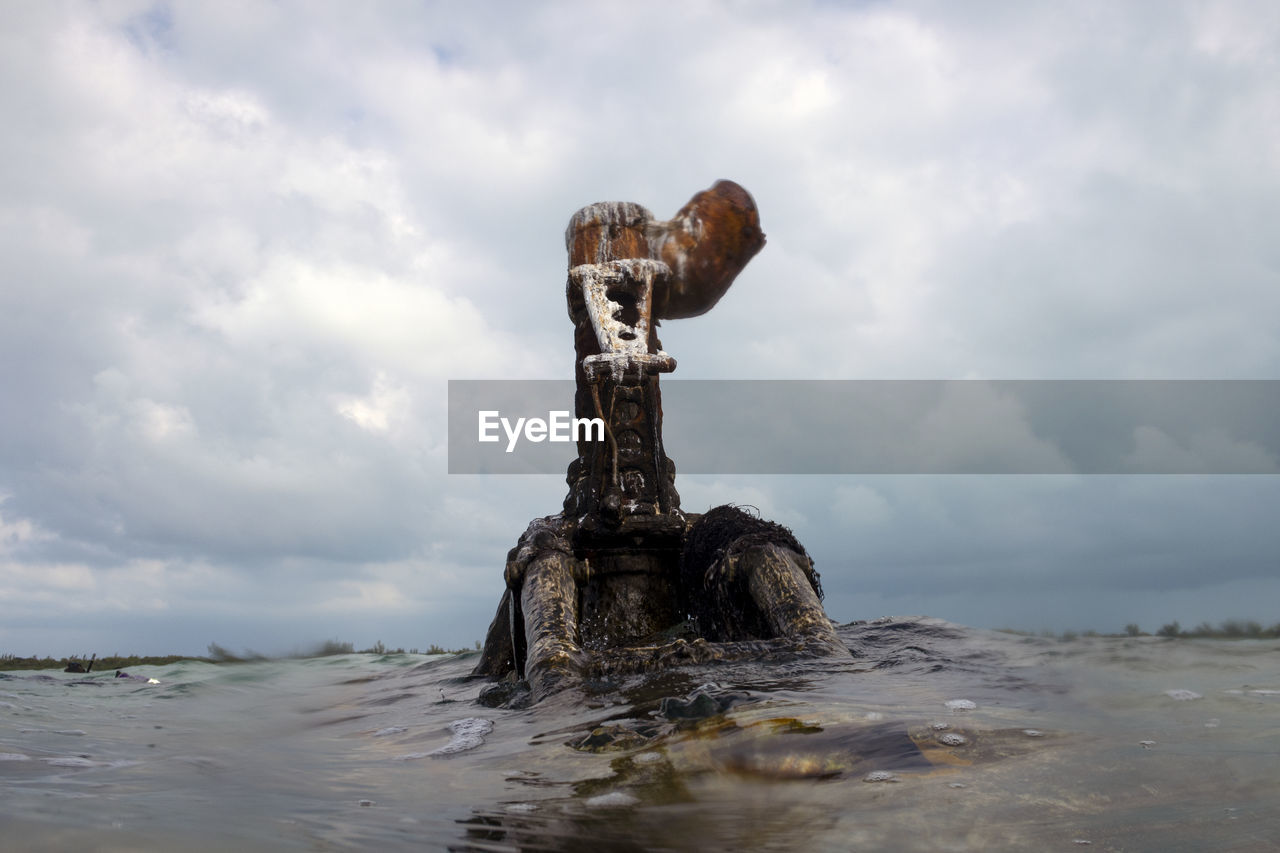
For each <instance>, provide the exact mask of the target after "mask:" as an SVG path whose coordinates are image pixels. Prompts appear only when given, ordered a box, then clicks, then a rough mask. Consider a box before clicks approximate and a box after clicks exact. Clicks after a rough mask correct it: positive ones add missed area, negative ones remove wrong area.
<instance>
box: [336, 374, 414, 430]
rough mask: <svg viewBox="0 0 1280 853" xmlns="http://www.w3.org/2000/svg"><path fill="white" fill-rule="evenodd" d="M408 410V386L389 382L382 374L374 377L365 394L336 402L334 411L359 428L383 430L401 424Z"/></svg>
mask: <svg viewBox="0 0 1280 853" xmlns="http://www.w3.org/2000/svg"><path fill="white" fill-rule="evenodd" d="M408 409H409V389H408V388H406V387H405V386H403V385H397V384H394V383H392V382H391V381H390V380H389V379H388V378H387V375H386V374H385V373H381V372H380V373H378V375H377V376H376V377H375V378H374V381H373V388H372V389H371V390H370V392H369V394H368V395H367V396H365V397H348V398H346V399H343V400H340V401H339V402H338V404H337V412H338V414H340V415H342V416H343V417H344V418H347V419H349V420H351V421H354V422H355V423H356V424H357V425H358V426H360V427H361V428H362V429H366V430H369V431H370V432H377V433H385V432H387V431H388V430H389V429H391V428H392V427H395V426H398V425H399V424H401V423H402V422H403V421H404V419H405V417H406V416H407V413H408Z"/></svg>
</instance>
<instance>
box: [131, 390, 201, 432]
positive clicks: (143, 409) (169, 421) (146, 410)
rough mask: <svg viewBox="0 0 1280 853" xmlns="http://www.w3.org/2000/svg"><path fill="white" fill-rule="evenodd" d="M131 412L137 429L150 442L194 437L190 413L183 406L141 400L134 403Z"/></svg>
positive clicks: (193, 425)
mask: <svg viewBox="0 0 1280 853" xmlns="http://www.w3.org/2000/svg"><path fill="white" fill-rule="evenodd" d="M133 410H134V415H135V418H136V423H137V425H138V427H139V429H141V431H142V433H143V435H145V436H146V437H147V438H149V439H151V440H152V441H163V440H165V439H168V438H176V437H191V436H194V435H195V432H196V429H195V423H194V421H192V419H191V413H190V412H189V411H187V409H186V408H185V407H183V406H174V405H166V404H164V403H157V402H156V401H154V400H146V399H143V400H137V401H135V403H134V404H133Z"/></svg>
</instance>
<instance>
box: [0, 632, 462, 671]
mask: <svg viewBox="0 0 1280 853" xmlns="http://www.w3.org/2000/svg"><path fill="white" fill-rule="evenodd" d="M479 647H480V644H479V643H476V649H478V648H479ZM476 649H446V648H442V647H441V646H437V645H436V644H434V643H432V644H431V645H430V646H428V647H427V648H426V649H425V650H419V649H416V648H415V649H409V650H407V651H406V650H405V649H403V648H399V649H389V648H387V647H386V646H384V645H383V644H382V642H381V641H379V642H377V643H374V644H373V645H372V646H371V647H369V648H367V649H360V650H359V651H357V650H356V648H355V646H354V645H353V644H351V643H343V642H338V641H336V640H330V641H328V642H325V643H322V644H321V645H319V646H318V647H316V648H314V649H311V650H309V651H306V652H294V653H293V654H288V655H263V654H258V653H257V652H253V651H245V652H242V653H241V654H238V655H237V654H233V653H232V652H229V651H228V650H227V649H225V648H223V647H222V646H220V645H218V644H217V643H210V644H209V653H208V655H207V656H202V655H118V654H112V655H106V656H98V657H97V658H96V659H95V660H94V661H93V669H92V671H90V672H88V673H81V674H87V675H93V674H94V673H98V672H111V671H114V670H117V669H125V668H127V667H134V666H170V665H171V664H175V663H178V662H180V661H196V662H198V663H252V662H254V661H266V660H290V659H292V660H300V659H308V658H323V657H333V656H335V655H406V654H408V655H446V654H463V653H465V652H472V651H475V650H476ZM91 657H92V655H80V656H76V655H72V656H71V657H61V658H55V657H49V656H45V657H34V656H33V657H25V658H24V657H18V656H17V655H13V654H0V672H3V671H16V670H37V669H56V670H63V671H65V670H66V669H67V667H68V666H70V665H71V664H73V663H74V664H79V665H80V666H87V665H88V664H89V661H90V658H91Z"/></svg>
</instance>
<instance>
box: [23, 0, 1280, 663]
mask: <svg viewBox="0 0 1280 853" xmlns="http://www.w3.org/2000/svg"><path fill="white" fill-rule="evenodd" d="M2 7H3V10H4V17H5V21H6V26H5V27H4V29H3V32H0V109H2V110H3V114H4V116H5V119H4V121H3V123H0V259H2V261H3V262H2V264H0V652H5V653H12V654H18V655H23V656H26V655H33V654H40V655H43V654H53V655H68V654H80V653H86V654H87V653H90V652H96V653H98V654H110V653H113V652H119V653H121V654H128V653H139V654H165V653H180V654H199V653H203V652H204V651H205V648H206V646H207V645H208V644H209V643H210V642H216V643H218V644H220V645H222V646H224V647H227V648H230V649H233V650H240V649H253V650H256V651H260V652H265V653H284V652H288V651H291V650H295V649H301V648H305V647H307V646H308V645H310V644H313V643H317V642H321V641H324V640H326V639H337V640H340V641H350V642H353V643H354V644H355V645H356V646H357V647H364V646H367V645H372V644H373V643H374V642H375V641H377V640H381V641H382V642H384V643H385V644H387V645H388V646H391V647H397V646H403V647H406V648H412V647H419V648H426V647H427V646H428V645H430V644H432V643H436V644H440V645H444V646H461V645H465V646H470V645H471V644H472V643H473V642H474V641H476V640H479V639H481V638H482V637H483V636H484V631H485V628H486V627H487V625H488V623H489V620H490V618H491V617H492V616H493V613H494V610H495V608H496V605H497V602H498V599H499V597H500V595H501V593H502V570H503V564H504V558H505V554H506V551H507V549H508V548H510V547H511V546H512V545H513V544H514V543H515V540H516V539H517V537H518V536H519V535H520V533H521V532H522V531H523V530H524V528H525V526H526V524H527V523H528V521H529V520H530V519H532V518H534V517H537V516H542V515H547V514H551V513H553V512H555V511H557V510H558V509H559V506H560V502H561V500H562V498H563V496H564V491H565V486H564V482H563V479H562V478H560V477H555V476H464V475H449V474H447V473H446V472H447V446H446V432H447V429H446V427H447V423H446V415H447V412H446V401H447V382H448V380H450V379H564V378H568V377H569V376H570V375H571V370H572V363H573V355H572V353H573V347H572V327H571V325H570V323H569V320H568V318H567V315H566V309H565V301H564V284H565V264H566V258H565V253H564V243H563V233H564V228H565V225H566V224H567V222H568V218H569V216H570V215H571V214H572V213H573V212H574V211H575V210H577V209H578V208H580V207H582V206H584V205H586V204H588V203H591V202H596V201H605V200H624V201H635V202H639V203H641V204H644V205H645V206H646V207H648V208H649V209H650V210H652V211H653V212H654V213H655V214H656V215H657V216H658V217H659V218H664V217H667V216H670V215H671V214H673V213H674V212H675V211H676V210H677V209H678V208H679V207H680V206H681V205H682V204H683V203H684V202H685V201H686V200H687V199H688V198H689V197H690V196H691V195H693V194H694V193H695V192H697V191H699V190H701V189H704V188H706V187H709V186H710V185H711V184H712V183H714V182H715V181H716V180H717V179H720V178H729V179H732V180H735V181H737V182H738V183H740V184H742V185H743V186H744V187H746V188H747V189H748V190H749V191H750V192H751V193H752V195H753V196H754V198H755V200H756V202H757V204H758V206H759V209H760V217H761V224H762V226H763V229H764V231H765V233H766V234H767V235H768V244H767V246H766V247H765V249H764V250H763V251H762V252H761V253H760V255H758V256H757V257H756V258H755V259H754V260H753V261H752V262H751V264H750V265H749V266H748V267H747V269H746V270H745V271H744V272H743V273H742V274H741V276H740V277H739V279H738V281H737V282H736V283H735V284H734V286H733V288H732V289H731V290H730V291H729V293H728V294H727V295H726V296H725V297H724V299H723V300H722V301H721V302H720V304H719V305H718V306H717V307H716V308H715V310H714V311H712V312H711V313H709V314H707V315H705V316H703V317H698V318H694V319H689V320H678V321H671V322H669V323H666V324H664V325H663V327H662V341H663V344H664V348H665V349H666V350H667V351H668V352H670V353H671V354H672V355H674V356H675V357H676V359H677V360H678V362H679V368H678V370H677V373H676V376H677V377H680V378H696V379H800V378H818V379H1277V378H1280V337H1278V335H1277V326H1276V320H1275V318H1276V317H1280V288H1278V287H1277V283H1278V281H1280V242H1277V241H1276V239H1275V233H1274V232H1275V223H1276V222H1280V6H1277V5H1276V4H1271V3H1252V2H1208V0H1206V2H1175V1H1174V0H1160V1H1159V2H1128V3H1114V2H1082V3H1071V4H1062V3H1052V2H1044V3H1038V2H1028V3H1024V2H1007V3H1000V2H979V3H963V4H958V3H952V2H942V0H939V2H927V1H922V2H902V3H896V2H861V3H852V2H851V3H841V2H818V0H812V2H785V3H783V2H777V3H771V2H715V0H706V2H697V3H688V2H683V3H674V2H672V3H667V2H658V3H646V4H644V9H643V10H640V9H639V7H637V6H636V4H634V3H572V2H563V3H561V2H548V3H498V2H474V3H466V4H463V3H443V2H440V3H430V2H419V3H409V2H372V3H361V4H353V3H347V2H336V0H335V2H322V1H321V0H307V2H301V0H299V2H288V0H281V2H265V0H262V2H235V0H226V2H219V3H168V2H62V0H44V1H43V2H18V0H6V2H4V3H3V4H2ZM678 462H679V460H678V459H677V463H678ZM1278 480H1280V478H1278V477H1276V476H1267V475H1261V476H1248V475H1242V476H1218V475H1181V476H1134V475H1114V476H1112V475H1087V476H1086V475H1076V474H1070V473H1067V474H1060V475H1051V476H1031V475H1026V476H982V475H972V476H967V475H947V476H925V475H912V476H903V475H899V476H895V475H877V476H863V477H858V476H852V475H850V476H843V475H842V476H749V475H733V476H728V475H725V476H716V475H700V476H697V477H683V476H682V477H681V478H680V479H679V481H678V483H677V485H678V488H679V490H680V493H681V495H682V498H683V505H684V508H685V509H686V510H688V511H695V512H696V511H703V510H705V509H707V508H709V507H710V506H713V505H716V504H720V503H725V502H733V503H738V504H747V505H751V506H755V507H758V508H759V509H760V511H761V513H762V514H763V515H764V516H765V517H768V518H772V519H774V520H777V521H780V522H782V523H784V524H786V525H788V526H789V527H791V528H793V529H794V531H795V533H796V535H797V536H798V537H799V539H800V540H801V541H802V542H803V543H804V544H805V545H806V547H807V548H808V550H809V551H810V553H811V554H812V556H813V557H814V559H815V562H816V565H817V568H818V570H819V571H820V572H821V574H822V579H823V585H824V587H825V589H826V592H827V599H826V605H827V609H828V612H829V614H830V615H831V616H833V617H834V618H836V619H838V620H840V621H848V620H853V619H867V618H876V617H880V616H886V615H907V614H927V615H931V616H936V617H941V618H944V619H948V620H951V621H953V622H958V623H962V624H966V625H972V626H976V627H986V628H997V627H1012V628H1019V629H1025V630H1040V629H1049V630H1058V631H1061V630H1067V629H1072V630H1099V631H1115V630H1120V629H1122V628H1123V626H1124V625H1126V624H1127V623H1131V622H1136V623H1138V624H1140V625H1141V626H1142V627H1143V628H1144V629H1146V630H1149V631H1153V630H1155V629H1156V628H1158V627H1159V626H1160V625H1162V624H1164V623H1165V622H1168V621H1172V620H1174V619H1177V620H1180V621H1181V622H1182V623H1183V624H1184V625H1192V624H1195V623H1198V622H1200V621H1202V620H1209V621H1213V622H1217V621H1220V620H1223V619H1228V618H1242V619H1254V620H1257V621H1260V622H1262V623H1263V624H1266V625H1270V624H1274V623H1276V622H1280V607H1277V602H1280V527H1278V526H1277V525H1276V524H1275V521H1274V515H1275V509H1274V508H1275V507H1276V506H1277V505H1280V482H1278Z"/></svg>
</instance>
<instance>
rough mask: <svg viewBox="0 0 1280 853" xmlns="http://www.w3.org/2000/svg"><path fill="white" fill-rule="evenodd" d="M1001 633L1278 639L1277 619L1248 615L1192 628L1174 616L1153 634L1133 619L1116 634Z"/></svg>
mask: <svg viewBox="0 0 1280 853" xmlns="http://www.w3.org/2000/svg"><path fill="white" fill-rule="evenodd" d="M996 630H997V631H999V632H1000V633H1001V634H1014V635H1016V636H1019V637H1041V638H1043V639H1046V640H1062V641H1064V642H1070V641H1071V640H1077V639H1079V638H1081V637H1110V638H1119V637H1164V638H1165V639H1170V640H1275V639H1280V622H1277V623H1276V624H1275V625H1272V626H1271V627H1270V628H1264V627H1262V623H1260V622H1254V621H1253V620H1251V619H1228V620H1226V621H1225V622H1221V623H1219V624H1218V625H1217V627H1214V626H1213V625H1212V624H1210V623H1208V622H1201V623H1200V624H1199V625H1197V626H1196V627H1194V628H1183V627H1182V625H1181V624H1179V623H1178V621H1177V620H1176V619H1175V620H1174V621H1172V622H1169V623H1167V624H1165V625H1161V626H1160V628H1159V629H1157V630H1156V632H1155V633H1154V634H1152V633H1150V632H1147V631H1144V630H1142V628H1140V627H1139V626H1138V624H1137V623H1136V622H1130V623H1129V624H1128V625H1125V626H1124V630H1123V631H1122V632H1120V633H1118V634H1103V633H1099V632H1098V631H1079V632H1077V631H1063V632H1062V633H1061V634H1055V633H1054V632H1053V631H1040V632H1036V631H1021V630H1018V629H1016V628H997V629H996Z"/></svg>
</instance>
